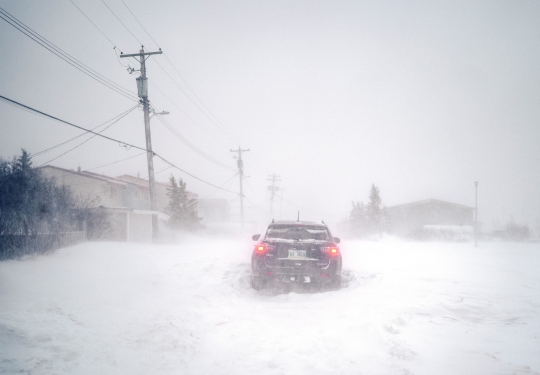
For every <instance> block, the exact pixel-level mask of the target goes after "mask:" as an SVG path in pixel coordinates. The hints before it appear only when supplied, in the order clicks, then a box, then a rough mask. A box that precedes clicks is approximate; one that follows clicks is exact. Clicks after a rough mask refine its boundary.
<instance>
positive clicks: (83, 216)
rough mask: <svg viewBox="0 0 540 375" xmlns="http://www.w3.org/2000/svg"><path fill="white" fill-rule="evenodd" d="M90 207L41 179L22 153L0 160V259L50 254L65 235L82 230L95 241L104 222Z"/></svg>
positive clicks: (65, 189) (92, 203) (91, 202)
mask: <svg viewBox="0 0 540 375" xmlns="http://www.w3.org/2000/svg"><path fill="white" fill-rule="evenodd" d="M95 203H96V202H95V201H94V200H91V199H84V198H81V197H76V196H74V195H73V194H72V192H71V190H70V189H69V188H68V187H66V186H57V185H56V183H55V181H54V179H50V178H46V177H44V176H43V175H42V173H41V171H40V170H39V169H37V168H33V167H32V158H31V156H30V154H29V153H28V152H26V151H25V150H22V154H21V155H20V156H18V157H17V156H16V157H13V158H12V159H11V160H7V159H4V158H0V259H9V258H19V257H21V256H24V255H28V254H36V253H45V252H48V251H51V250H53V249H55V248H57V247H58V246H59V245H61V241H62V238H63V236H64V235H65V234H66V233H67V232H74V231H82V230H83V229H86V233H87V238H89V239H92V238H97V237H99V236H100V235H101V234H102V233H103V232H104V231H106V230H107V228H108V223H107V217H106V213H105V212H103V211H99V210H95V209H94V206H95ZM84 226H86V228H83V227H84Z"/></svg>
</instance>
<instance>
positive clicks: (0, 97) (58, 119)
mask: <svg viewBox="0 0 540 375" xmlns="http://www.w3.org/2000/svg"><path fill="white" fill-rule="evenodd" d="M0 100H2V101H4V102H11V103H13V104H16V105H18V106H20V107H21V108H26V109H28V110H31V111H34V112H37V113H40V114H42V115H44V116H46V117H49V118H51V119H53V120H56V121H59V122H61V123H64V124H66V125H69V126H73V127H75V128H77V129H81V130H84V131H85V132H87V133H92V134H95V135H97V136H100V137H102V138H105V139H108V140H110V141H113V142H116V143H119V144H120V145H125V146H129V147H130V148H131V147H133V148H136V149H138V150H141V151H145V152H152V154H153V155H154V156H157V157H158V158H160V159H161V160H163V161H164V162H165V163H167V164H169V165H170V166H172V167H173V168H176V169H178V170H179V171H180V172H183V173H185V174H187V175H188V176H190V177H192V178H194V179H196V180H198V181H201V182H202V183H205V184H206V185H209V186H212V187H215V188H217V189H220V190H223V191H227V192H229V193H233V194H238V193H237V192H234V191H231V190H227V189H223V188H220V187H219V186H216V185H214V184H212V183H210V182H207V181H205V180H203V179H201V178H199V177H197V176H195V175H193V174H191V173H189V172H186V171H185V170H183V169H182V168H180V167H178V166H176V165H175V164H173V163H171V162H170V161H168V160H167V159H165V158H164V157H163V156H161V155H159V154H158V153H156V152H154V151H150V150H147V149H145V148H142V147H139V146H135V145H132V144H130V143H127V142H123V141H120V140H118V139H115V138H112V137H108V136H106V135H103V134H100V133H96V132H94V131H92V130H89V129H86V128H83V127H82V126H79V125H75V124H72V123H71V122H68V121H65V120H62V119H60V118H58V117H55V116H52V115H49V114H47V113H45V112H42V111H40V110H37V109H35V108H32V107H29V106H27V105H24V104H22V103H19V102H17V101H15V100H12V99H9V98H6V97H5V96H2V95H0Z"/></svg>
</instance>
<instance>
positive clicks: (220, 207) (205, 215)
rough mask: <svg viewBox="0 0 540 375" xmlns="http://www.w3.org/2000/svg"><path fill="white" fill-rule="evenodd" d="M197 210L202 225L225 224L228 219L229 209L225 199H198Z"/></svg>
mask: <svg viewBox="0 0 540 375" xmlns="http://www.w3.org/2000/svg"><path fill="white" fill-rule="evenodd" d="M197 208H198V211H199V217H202V222H203V223H209V222H226V221H229V219H230V207H229V202H227V200H226V199H199V200H198V205H197Z"/></svg>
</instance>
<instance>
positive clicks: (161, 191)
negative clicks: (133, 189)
mask: <svg viewBox="0 0 540 375" xmlns="http://www.w3.org/2000/svg"><path fill="white" fill-rule="evenodd" d="M116 178H117V179H119V180H121V181H126V182H130V183H133V184H136V185H141V186H146V188H147V189H148V180H146V179H144V178H140V177H136V176H132V175H129V174H123V175H121V176H118V177H116ZM170 187H171V185H170V184H169V183H164V182H158V181H156V206H157V211H161V212H167V206H168V205H169V196H168V195H167V193H168V192H169V190H168V189H169V188H170ZM186 193H187V197H188V199H197V197H198V195H197V194H195V193H192V192H190V191H186ZM148 202H150V198H148ZM148 207H150V203H148Z"/></svg>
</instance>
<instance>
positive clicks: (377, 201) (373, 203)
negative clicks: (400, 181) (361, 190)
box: [366, 184, 383, 235]
mask: <svg viewBox="0 0 540 375" xmlns="http://www.w3.org/2000/svg"><path fill="white" fill-rule="evenodd" d="M366 211H367V218H368V222H369V226H370V227H371V229H372V230H373V231H375V232H378V233H379V235H380V234H381V232H382V222H383V210H382V208H381V197H380V195H379V188H378V187H376V186H375V185H374V184H372V185H371V191H370V193H369V203H368V205H367V207H366Z"/></svg>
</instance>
